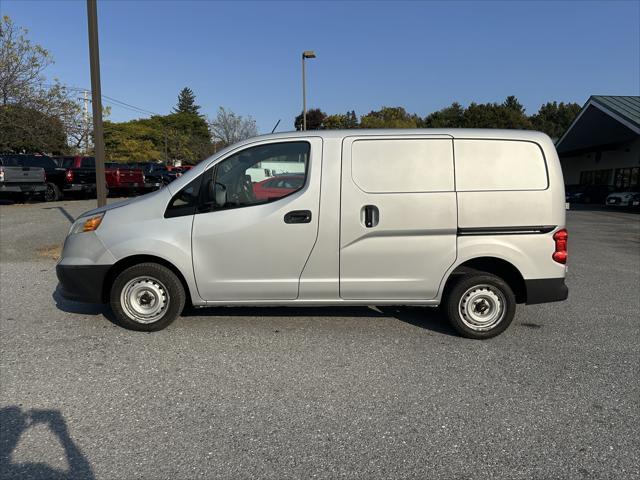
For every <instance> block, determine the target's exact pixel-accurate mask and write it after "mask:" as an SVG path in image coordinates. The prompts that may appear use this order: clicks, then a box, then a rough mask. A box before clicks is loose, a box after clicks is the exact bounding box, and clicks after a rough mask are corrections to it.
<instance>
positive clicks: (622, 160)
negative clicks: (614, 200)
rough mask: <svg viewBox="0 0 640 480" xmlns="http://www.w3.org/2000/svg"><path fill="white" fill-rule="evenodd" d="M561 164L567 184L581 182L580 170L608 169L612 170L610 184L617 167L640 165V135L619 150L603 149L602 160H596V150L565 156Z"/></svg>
mask: <svg viewBox="0 0 640 480" xmlns="http://www.w3.org/2000/svg"><path fill="white" fill-rule="evenodd" d="M560 164H561V165H562V174H563V176H564V183H565V185H575V184H578V183H580V172H584V171H589V170H608V169H611V170H612V172H611V174H610V175H609V184H613V174H614V172H615V169H616V168H623V167H637V166H640V137H639V138H637V139H636V140H634V141H632V142H629V143H627V144H625V145H623V146H620V147H618V149H617V150H603V151H602V154H601V157H600V160H596V152H589V153H584V154H582V155H578V156H575V157H563V158H561V159H560Z"/></svg>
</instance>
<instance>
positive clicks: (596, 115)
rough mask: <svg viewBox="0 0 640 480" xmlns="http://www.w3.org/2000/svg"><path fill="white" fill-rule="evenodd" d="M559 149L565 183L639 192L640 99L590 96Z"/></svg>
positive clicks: (562, 138)
mask: <svg viewBox="0 0 640 480" xmlns="http://www.w3.org/2000/svg"><path fill="white" fill-rule="evenodd" d="M556 149H557V150H558V155H559V156H560V163H561V164H562V171H563V174H564V181H565V184H567V185H613V186H614V187H615V188H616V189H617V190H633V191H640V96H612V95H593V96H591V97H590V98H589V100H587V103H586V104H585V105H584V107H582V110H581V111H580V113H579V114H578V116H577V117H576V118H575V120H574V121H573V123H572V124H571V125H570V126H569V128H568V129H567V131H566V132H564V134H563V135H562V136H561V137H560V139H559V140H558V141H557V142H556Z"/></svg>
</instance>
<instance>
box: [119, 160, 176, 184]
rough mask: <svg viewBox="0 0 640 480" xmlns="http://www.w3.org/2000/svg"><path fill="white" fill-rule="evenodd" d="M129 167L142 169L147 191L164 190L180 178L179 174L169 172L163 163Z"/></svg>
mask: <svg viewBox="0 0 640 480" xmlns="http://www.w3.org/2000/svg"><path fill="white" fill-rule="evenodd" d="M129 165H130V166H131V167H136V168H141V169H142V171H143V172H144V178H145V184H144V186H145V189H146V190H157V189H158V188H162V187H164V186H165V185H168V184H170V183H171V182H173V181H174V180H175V179H176V178H178V175H177V173H176V172H172V171H169V170H167V167H166V165H164V164H163V163H155V162H136V163H130V164H129Z"/></svg>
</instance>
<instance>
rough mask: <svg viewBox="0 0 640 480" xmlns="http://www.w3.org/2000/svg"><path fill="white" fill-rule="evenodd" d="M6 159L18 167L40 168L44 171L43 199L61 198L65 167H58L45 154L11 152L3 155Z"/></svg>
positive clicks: (49, 200) (51, 200) (48, 200)
mask: <svg viewBox="0 0 640 480" xmlns="http://www.w3.org/2000/svg"><path fill="white" fill-rule="evenodd" d="M4 157H5V158H6V159H7V160H8V159H9V158H11V162H12V163H13V164H15V165H17V166H20V167H32V168H42V169H43V170H44V173H45V178H46V180H45V186H46V189H45V191H44V199H45V201H47V202H53V201H56V200H62V197H63V190H64V187H65V184H66V180H65V169H64V168H60V167H58V165H57V164H56V162H55V161H54V160H53V159H52V158H51V157H48V156H47V155H27V154H12V155H4Z"/></svg>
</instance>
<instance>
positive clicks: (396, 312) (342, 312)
mask: <svg viewBox="0 0 640 480" xmlns="http://www.w3.org/2000/svg"><path fill="white" fill-rule="evenodd" d="M58 289H59V287H56V289H55V291H54V292H53V294H52V295H51V296H52V297H53V300H54V301H55V302H56V307H57V308H58V310H62V311H63V312H66V313H75V314H79V315H102V316H103V317H104V318H106V319H107V320H109V321H110V322H111V323H113V324H114V325H118V324H117V322H116V320H115V317H114V316H113V313H112V312H111V309H110V308H109V306H108V305H102V304H93V303H81V302H74V301H71V300H67V299H66V298H64V297H63V296H62V295H61V294H60V292H59V290H58ZM181 316H182V317H347V318H348V317H370V318H395V319H397V320H400V321H401V322H404V323H407V324H409V325H413V326H415V327H419V328H423V329H425V330H430V331H432V332H437V333H442V334H445V335H451V336H458V334H457V333H456V332H455V330H454V329H453V328H452V327H451V326H450V325H449V322H448V321H447V319H446V318H445V317H444V316H443V315H442V313H441V312H440V310H439V309H438V308H433V307H205V308H193V307H186V308H185V310H184V312H182V315H181ZM0 480H1V479H0Z"/></svg>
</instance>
